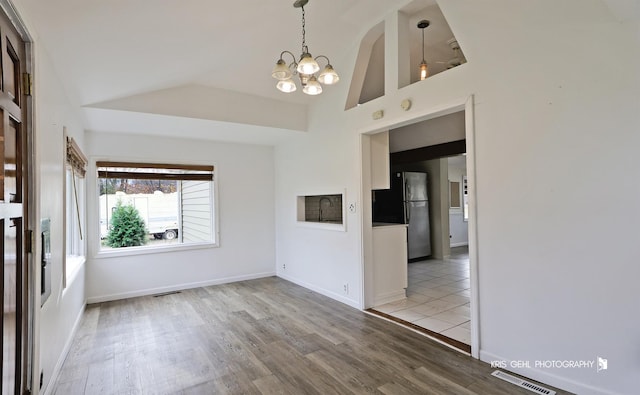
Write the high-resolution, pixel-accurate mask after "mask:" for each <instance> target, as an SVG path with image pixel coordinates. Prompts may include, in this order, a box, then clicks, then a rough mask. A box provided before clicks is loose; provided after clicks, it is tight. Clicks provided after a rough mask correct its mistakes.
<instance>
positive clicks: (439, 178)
mask: <svg viewBox="0 0 640 395" xmlns="http://www.w3.org/2000/svg"><path fill="white" fill-rule="evenodd" d="M462 110H464V111H462ZM472 115H473V114H472V106H471V105H470V103H467V105H465V106H464V108H463V109H461V110H460V111H457V112H451V113H446V114H443V115H440V114H439V115H438V116H433V117H431V118H429V117H427V119H423V120H421V121H419V122H415V123H413V124H409V125H403V126H401V127H396V128H394V127H393V126H392V127H390V128H389V148H390V176H391V177H393V176H394V175H397V174H406V173H408V172H418V173H426V174H427V179H428V183H427V184H428V201H429V203H428V205H429V219H428V222H429V234H430V235H429V237H430V245H431V248H430V251H429V253H428V254H427V255H426V256H421V257H417V258H413V259H408V261H409V262H408V263H407V264H406V266H407V287H406V292H405V294H404V295H401V296H399V297H397V298H396V300H384V301H383V302H384V303H381V302H382V301H381V299H380V298H378V297H376V296H377V295H376V291H375V290H371V287H368V286H367V281H371V283H373V284H379V281H380V279H377V281H376V279H375V278H374V279H371V277H375V273H373V274H372V273H367V267H368V266H367V264H366V251H367V249H366V242H365V266H364V267H365V277H364V278H365V305H366V306H365V307H369V310H368V311H370V312H373V313H375V314H377V315H380V316H383V317H384V318H387V319H391V320H393V321H395V322H398V323H400V324H402V325H404V326H407V327H410V328H412V329H414V330H418V331H420V332H422V333H425V334H427V335H429V336H431V337H433V338H436V339H438V340H440V341H443V342H445V343H447V344H449V345H451V346H454V347H456V348H458V349H460V350H462V351H465V352H468V353H471V354H472V355H473V356H475V357H477V356H478V355H477V343H478V340H477V325H476V322H477V321H474V320H477V297H475V296H474V292H477V286H475V283H474V281H475V279H476V278H477V277H475V274H474V273H475V272H476V266H475V265H477V258H476V251H477V247H476V245H475V242H474V240H475V228H474V227H475V207H474V205H473V204H474V200H473V198H472V188H473V185H472V181H471V180H473V179H474V174H475V169H474V168H473V147H474V145H473V144H474V141H473V130H472V129H473V124H472V122H471V120H472ZM363 165H364V163H363ZM365 167H366V166H365ZM469 167H470V169H469ZM375 193H376V192H375V191H374V192H373V193H372V195H373V202H372V210H373V213H372V221H373V222H372V225H374V223H375V221H376V218H374V217H375V216H376V213H375V205H376V198H375ZM365 223H366V219H365ZM374 229H375V228H374ZM372 232H373V233H375V230H374V231H372ZM364 236H365V240H366V232H364ZM410 237H411V236H410V235H408V238H410ZM374 240H375V239H374ZM374 242H375V241H374ZM376 248H377V247H376ZM370 251H371V252H372V253H373V250H370ZM408 255H409V254H407V258H408ZM371 271H374V272H375V270H371ZM367 295H369V297H368V298H367ZM476 295H477V294H476Z"/></svg>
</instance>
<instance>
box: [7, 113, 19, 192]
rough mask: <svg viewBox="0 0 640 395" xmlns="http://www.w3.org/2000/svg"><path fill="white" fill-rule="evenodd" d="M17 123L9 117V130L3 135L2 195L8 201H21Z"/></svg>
mask: <svg viewBox="0 0 640 395" xmlns="http://www.w3.org/2000/svg"><path fill="white" fill-rule="evenodd" d="M18 127H19V125H18V123H17V122H16V121H14V120H13V119H11V120H10V121H9V130H7V131H6V133H5V135H4V196H5V197H6V198H8V200H9V202H11V203H17V202H21V201H22V196H21V188H20V187H21V185H19V179H20V177H19V176H20V174H19V172H20V155H18V153H19V152H20V150H19V149H18V145H17V144H18V142H19V141H20V138H19V137H20V136H19V131H18Z"/></svg>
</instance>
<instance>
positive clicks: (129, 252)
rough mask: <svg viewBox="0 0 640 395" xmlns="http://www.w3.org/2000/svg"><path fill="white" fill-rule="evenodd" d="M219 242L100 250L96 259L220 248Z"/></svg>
mask: <svg viewBox="0 0 640 395" xmlns="http://www.w3.org/2000/svg"><path fill="white" fill-rule="evenodd" d="M218 247H220V245H219V244H218V243H189V244H178V245H167V246H153V247H149V246H140V247H124V248H114V249H109V250H100V251H99V252H98V253H97V254H95V256H94V258H95V259H109V258H114V257H123V256H134V255H148V254H165V253H170V252H176V251H189V250H201V249H206V248H218Z"/></svg>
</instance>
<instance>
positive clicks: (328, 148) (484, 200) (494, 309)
mask: <svg viewBox="0 0 640 395" xmlns="http://www.w3.org/2000/svg"><path fill="white" fill-rule="evenodd" d="M439 4H440V6H441V8H442V11H443V13H444V15H445V16H446V18H447V20H448V22H449V24H450V26H451V28H452V31H453V32H454V33H455V35H456V37H457V38H458V41H459V42H460V44H461V45H462V47H463V49H464V51H465V55H466V56H467V59H468V63H467V64H465V65H462V66H460V67H458V68H455V69H452V70H450V71H448V72H445V73H441V74H438V75H436V76H434V77H432V78H430V79H427V80H426V81H423V82H420V83H417V84H413V85H410V86H408V87H406V88H403V89H402V90H394V89H393V87H387V94H386V96H385V97H383V98H380V99H376V100H373V101H371V102H368V103H365V104H363V105H361V106H359V107H356V108H353V109H351V110H350V111H348V112H346V113H344V112H343V111H342V109H341V107H342V104H343V102H344V100H345V98H346V96H347V92H346V88H345V87H346V86H347V85H348V83H347V81H348V76H345V81H344V84H343V82H342V81H341V84H342V85H338V86H336V87H334V88H332V89H334V90H333V91H329V89H327V90H325V92H327V93H326V94H325V93H323V96H322V97H320V98H319V100H318V102H317V104H316V105H315V106H314V108H313V109H312V111H311V114H312V115H311V123H310V127H309V133H308V136H302V137H300V138H299V139H296V140H295V141H291V142H289V143H287V144H283V145H281V146H279V147H278V148H277V149H276V174H277V178H276V214H277V263H278V273H279V275H283V276H285V277H286V278H290V279H293V280H294V281H297V282H299V283H303V284H306V285H307V286H309V287H310V288H313V289H318V290H321V291H322V292H324V293H326V294H329V295H334V297H336V299H340V300H344V295H342V293H341V291H340V289H341V288H340V287H341V285H340V284H341V283H342V282H343V281H350V282H352V283H353V282H355V283H358V282H360V281H361V280H362V278H363V277H362V273H361V262H360V255H361V254H360V247H359V246H360V240H359V239H360V229H359V228H358V222H359V221H360V214H361V213H359V214H358V216H356V217H354V216H349V218H348V220H349V222H348V230H347V232H346V233H337V232H333V233H331V232H322V231H317V230H306V229H304V230H303V229H298V228H296V226H295V223H294V219H293V218H294V206H295V204H294V203H295V201H294V196H295V194H296V193H297V192H298V191H300V190H302V192H304V190H306V189H314V190H316V189H318V188H319V189H325V188H329V189H330V188H331V187H335V186H339V187H345V188H346V189H347V191H348V193H350V194H351V195H350V196H351V197H353V191H357V190H358V187H359V183H360V181H359V179H358V173H359V170H358V167H359V162H358V160H357V159H356V158H357V157H358V156H359V153H358V152H359V148H358V143H357V141H358V140H357V138H356V137H355V136H357V135H358V134H359V133H361V132H367V131H374V130H383V129H384V128H387V127H389V126H393V125H397V124H406V123H409V122H410V121H411V119H412V118H416V119H423V118H424V117H428V116H429V114H437V115H441V114H442V113H443V112H446V111H447V109H448V108H449V107H451V106H454V105H460V104H461V103H463V102H464V100H465V99H466V98H467V97H468V96H469V95H471V94H473V95H475V119H474V124H475V130H476V135H475V137H476V146H475V154H476V163H475V165H476V166H475V170H476V174H477V180H476V181H477V184H476V187H477V219H478V248H479V252H478V253H479V275H478V277H479V281H480V283H479V292H480V298H479V300H480V311H479V313H480V319H479V329H480V344H479V347H480V356H481V359H483V360H485V361H490V360H493V359H505V360H509V361H510V360H527V361H530V362H531V364H532V366H533V364H534V362H535V361H536V360H577V359H588V360H593V359H594V358H596V357H597V356H601V357H604V358H608V360H609V370H607V371H606V372H601V373H596V371H595V368H593V369H563V368H556V369H553V368H552V369H544V368H535V367H534V368H531V369H513V370H516V371H518V372H519V373H522V374H524V375H525V376H528V377H531V378H534V379H539V380H542V381H543V382H547V383H549V384H552V385H557V386H560V387H562V388H565V389H568V390H571V391H574V392H579V393H581V394H601V393H620V394H631V393H634V392H635V387H634V385H638V384H640V376H638V375H637V372H638V371H640V361H639V360H638V358H637V341H636V339H635V338H634V336H633V335H632V334H636V333H639V332H640V318H639V316H638V315H637V314H634V313H632V312H635V311H637V303H636V301H637V292H636V291H635V289H637V287H636V282H637V281H636V280H637V278H639V277H640V266H638V264H637V262H638V257H639V256H640V250H639V249H638V245H639V243H638V241H639V240H638V236H637V235H638V232H637V229H636V227H637V225H636V223H637V222H638V221H637V220H638V219H640V212H639V211H638V208H637V207H638V206H637V204H636V202H635V200H637V196H638V195H640V184H638V183H633V182H631V183H630V182H629V177H630V176H631V177H632V178H633V174H634V169H638V168H640V156H638V155H637V154H636V152H635V151H636V150H637V147H638V146H640V134H638V133H637V130H638V127H639V126H640V118H639V117H640V115H639V114H640V111H638V100H637V92H638V91H640V90H639V88H640V80H639V77H638V74H637V67H636V66H637V65H638V62H639V61H640V56H639V53H638V48H639V45H638V36H637V34H636V33H637V24H635V25H632V24H631V22H620V21H618V20H616V19H615V18H614V17H613V16H612V15H611V14H610V13H609V11H608V9H607V8H606V7H605V6H604V4H603V3H602V2H600V1H598V0H566V1H563V2H561V3H558V2H556V1H552V0H540V1H536V2H522V1H520V2H515V1H512V0H498V1H493V2H475V1H471V0H456V1H453V0H451V1H440V2H439ZM392 19H393V18H391V17H390V18H389V20H392ZM392 26H393V24H391V23H388V24H387V28H391V27H392ZM364 28H365V29H366V28H368V27H364ZM385 49H386V53H387V54H393V53H394V52H397V51H396V50H395V49H394V48H389V47H388V46H387V48H385ZM352 52H353V53H354V54H356V53H357V47H355V48H354V49H353V51H352ZM621 56H622V57H623V58H624V61H612V60H611V59H619V58H620V57H621ZM353 61H355V55H354V59H352V63H351V64H345V65H343V66H341V69H343V70H349V69H350V66H352V65H353V64H354V62H353ZM404 98H411V99H412V101H413V107H412V109H411V110H410V111H409V112H403V111H402V110H401V109H400V106H399V103H400V101H401V100H402V99H404ZM378 109H383V110H384V111H385V116H384V118H383V119H382V120H379V121H373V120H372V119H371V114H372V113H373V112H374V111H376V110H378ZM458 109H460V108H458ZM505 163H509V164H510V165H509V166H505V165H504V164H505ZM630 172H631V173H630ZM594 185H596V186H597V187H594ZM620 185H626V192H627V193H625V194H624V195H620V194H619V193H618V192H619V190H620V189H619V186H620ZM369 198H370V197H369V196H367V195H365V196H358V204H359V207H361V206H362V204H361V203H362V199H369ZM523 207H526V208H527V209H526V210H523V209H522V208H523ZM283 265H285V266H286V269H284V270H283V269H282V267H283ZM351 289H354V287H353V285H352V287H351ZM347 299H348V300H347V302H348V303H351V304H361V303H362V299H361V296H360V294H358V293H356V294H350V295H349V296H348V298H347ZM514 312H516V313H515V314H514Z"/></svg>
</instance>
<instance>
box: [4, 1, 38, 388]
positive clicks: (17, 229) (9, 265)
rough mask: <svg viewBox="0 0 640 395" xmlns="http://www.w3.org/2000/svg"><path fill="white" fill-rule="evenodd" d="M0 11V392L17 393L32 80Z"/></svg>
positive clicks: (26, 350) (24, 384)
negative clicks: (0, 359) (0, 362)
mask: <svg viewBox="0 0 640 395" xmlns="http://www.w3.org/2000/svg"><path fill="white" fill-rule="evenodd" d="M3 5H4V4H3ZM3 8H4V9H7V8H5V7H3ZM8 9H9V10H12V8H11V7H9V8H8ZM0 14H1V15H0V33H1V34H0V42H1V46H0V48H1V51H2V54H1V56H0V57H1V60H2V63H1V67H0V117H1V119H2V121H1V126H0V158H1V162H2V169H0V233H1V236H0V239H1V240H2V244H1V247H0V248H1V254H0V266H1V268H0V278H1V279H0V305H1V306H2V325H1V326H0V331H1V332H0V334H1V337H2V365H1V366H0V369H1V370H2V372H1V373H2V394H16V395H17V394H23V393H26V392H27V389H28V388H29V385H28V382H29V380H28V378H30V377H31V371H30V366H31V365H30V364H31V350H32V340H33V337H32V332H31V328H32V327H31V323H32V314H33V303H34V288H35V287H34V286H33V284H34V282H33V280H32V276H33V274H34V273H32V272H31V270H30V269H29V268H30V267H31V264H30V263H31V262H30V261H29V254H28V253H29V252H31V243H32V240H33V238H32V237H31V235H32V233H30V231H29V230H28V229H30V228H32V226H31V225H32V223H33V222H32V217H31V215H30V213H31V211H30V207H31V206H32V203H33V195H32V187H31V186H32V180H33V176H32V174H31V172H32V170H31V169H32V168H31V163H30V162H31V157H32V156H31V155H32V152H33V149H32V146H31V144H32V143H31V138H30V133H31V119H30V116H31V112H30V111H31V110H30V107H31V97H30V95H31V92H30V89H31V88H30V85H31V83H30V75H29V74H27V67H28V58H27V44H26V42H25V41H24V40H23V37H24V36H23V34H24V32H23V31H21V32H19V31H18V29H17V28H16V27H15V26H14V25H13V23H12V22H11V21H12V20H19V18H18V19H16V18H15V15H13V16H14V18H10V17H9V16H8V15H7V14H6V13H5V12H0Z"/></svg>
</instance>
